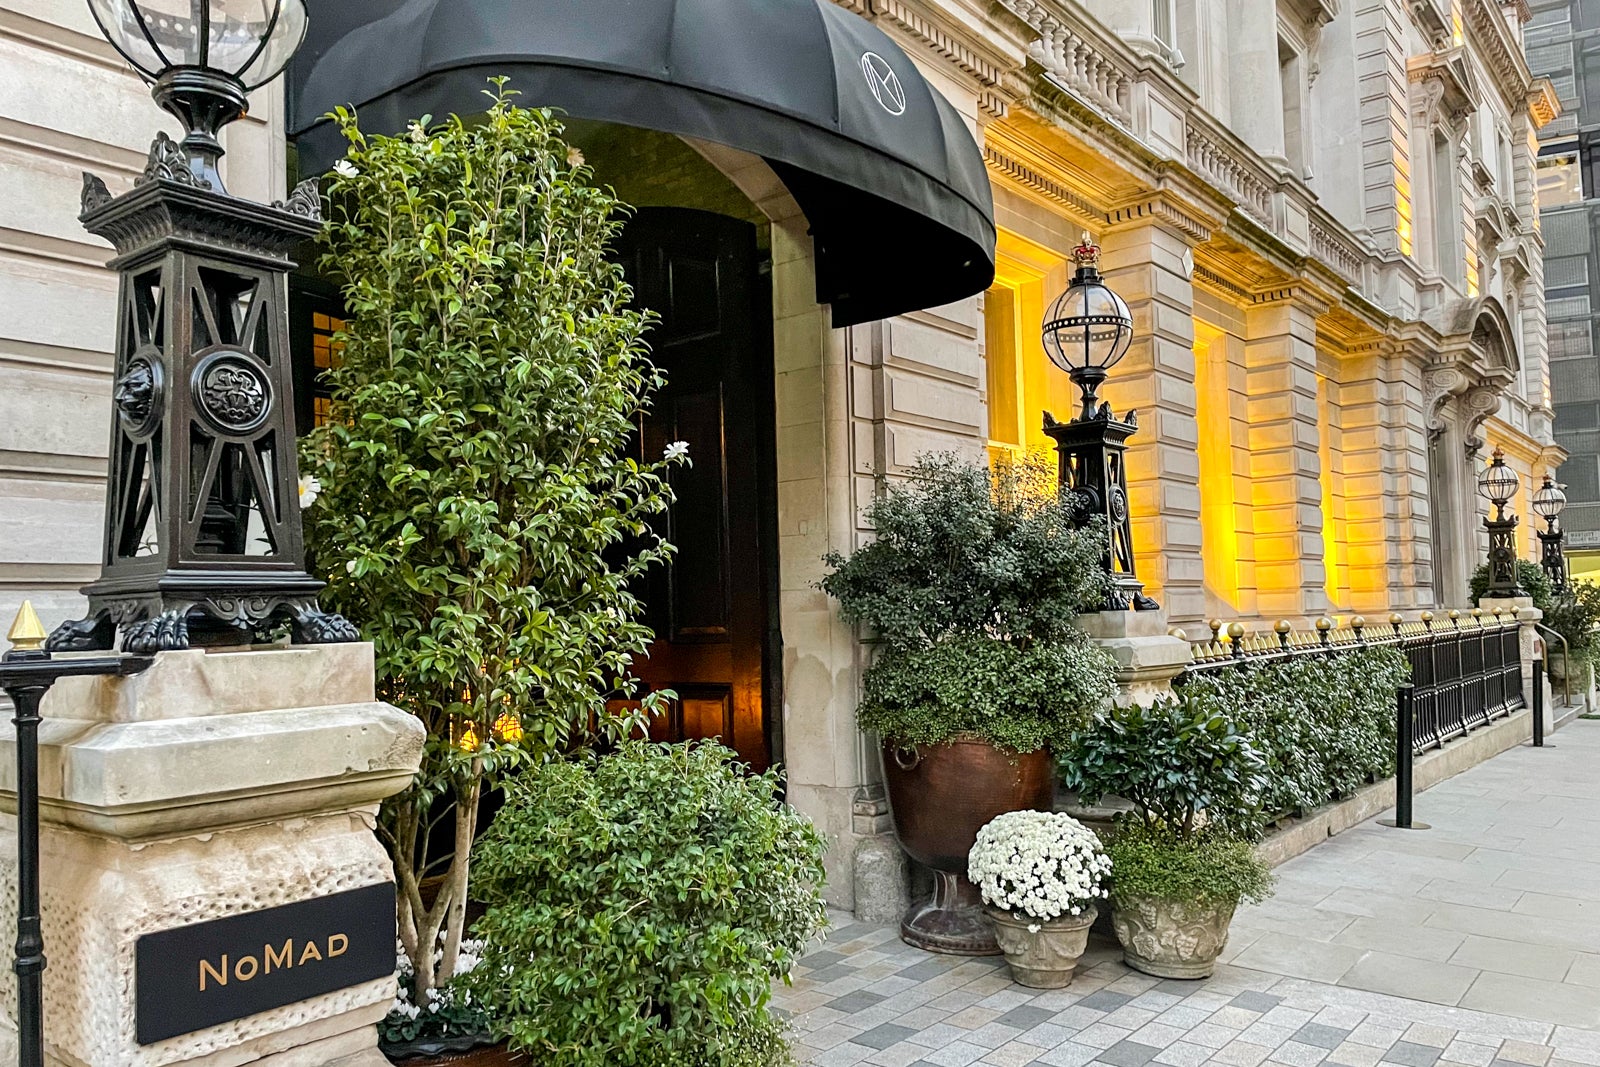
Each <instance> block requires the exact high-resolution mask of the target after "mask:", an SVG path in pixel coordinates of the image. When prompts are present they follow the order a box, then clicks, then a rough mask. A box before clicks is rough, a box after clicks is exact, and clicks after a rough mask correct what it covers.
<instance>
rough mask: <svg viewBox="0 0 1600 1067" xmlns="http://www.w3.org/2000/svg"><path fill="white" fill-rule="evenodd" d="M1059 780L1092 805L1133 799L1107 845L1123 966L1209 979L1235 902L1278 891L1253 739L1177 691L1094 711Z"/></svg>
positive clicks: (1114, 921) (1161, 974) (1210, 708)
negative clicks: (1259, 842)
mask: <svg viewBox="0 0 1600 1067" xmlns="http://www.w3.org/2000/svg"><path fill="white" fill-rule="evenodd" d="M1062 776H1063V781H1064V782H1065V783H1066V784H1067V785H1069V786H1070V787H1072V788H1075V789H1077V790H1078V792H1079V794H1080V795H1081V796H1082V797H1083V798H1084V800H1085V802H1086V803H1090V804H1093V803H1095V802H1097V801H1098V800H1099V799H1100V798H1101V797H1103V796H1106V795H1116V796H1119V797H1122V798H1124V799H1126V800H1128V801H1130V802H1131V803H1132V805H1133V809H1132V811H1130V812H1127V813H1125V814H1123V815H1121V816H1119V817H1118V820H1117V825H1116V827H1115V829H1114V831H1113V833H1112V835H1111V839H1110V841H1109V842H1108V843H1107V853H1108V854H1109V855H1110V857H1111V865H1112V872H1113V873H1112V881H1111V907H1112V912H1111V921H1112V926H1113V928H1114V929H1115V930H1116V934H1117V940H1118V941H1120V942H1121V943H1122V949H1123V954H1124V956H1125V957H1126V959H1127V961H1128V965H1129V966H1131V967H1133V968H1135V969H1136V970H1140V971H1143V972H1145V973H1146V974H1153V975H1157V976H1159V977H1162V978H1205V977H1208V976H1209V975H1210V974H1211V972H1212V970H1213V969H1214V968H1215V967H1216V961H1217V957H1218V956H1219V955H1220V954H1221V953H1222V950H1223V948H1224V947H1225V946H1226V945H1227V942H1228V927H1229V925H1230V924H1231V923H1232V921H1233V913H1234V910H1235V909H1236V908H1237V907H1238V906H1239V903H1240V901H1243V900H1261V899H1264V898H1265V896H1266V895H1267V893H1268V891H1269V890H1270V888H1271V873H1270V871H1269V870H1268V868H1267V865H1266V863H1265V861H1263V860H1262V859H1261V858H1260V857H1259V856H1257V855H1256V852H1255V849H1254V848H1253V847H1252V844H1251V840H1250V838H1251V835H1252V834H1253V833H1254V832H1255V830H1256V829H1257V828H1258V827H1259V825H1260V820H1259V815H1258V812H1259V808H1260V804H1261V794H1262V790H1263V788H1264V787H1265V781H1264V778H1263V763H1262V760H1261V757H1260V756H1259V755H1258V754H1257V753H1256V751H1255V749H1254V748H1253V747H1252V745H1251V744H1250V741H1249V740H1248V739H1247V738H1246V737H1245V736H1244V735H1243V734H1241V733H1240V732H1239V730H1238V729H1237V728H1236V727H1235V726H1234V724H1233V722H1232V721H1231V720H1230V719H1229V718H1228V716H1226V715H1225V714H1221V713H1219V712H1217V711H1216V710H1215V709H1214V707H1213V706H1211V705H1210V704H1208V703H1207V702H1206V701H1203V700H1200V699H1197V698H1195V697H1192V696H1189V695H1187V694H1184V693H1182V691H1181V690H1180V692H1179V695H1178V696H1176V697H1166V698H1162V699H1158V700H1157V701H1155V702H1154V703H1152V704H1150V705H1149V706H1140V705H1136V704H1135V705H1128V706H1126V707H1116V708H1112V709H1110V710H1109V711H1107V712H1105V713H1104V714H1102V715H1101V716H1099V717H1098V718H1097V719H1096V721H1095V723H1094V725H1093V726H1092V727H1090V728H1089V729H1087V730H1085V731H1084V732H1083V733H1082V734H1080V735H1079V737H1078V738H1077V741H1076V743H1075V744H1074V745H1073V746H1072V748H1071V749H1070V750H1069V751H1068V752H1067V753H1066V758H1065V759H1063V761H1062Z"/></svg>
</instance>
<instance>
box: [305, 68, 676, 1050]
mask: <svg viewBox="0 0 1600 1067" xmlns="http://www.w3.org/2000/svg"><path fill="white" fill-rule="evenodd" d="M488 97H489V99H488V100H487V101H486V108H487V110H486V112H485V113H484V114H483V115H481V116H477V117H475V118H474V119H473V120H472V121H470V122H464V121H462V120H461V119H459V118H452V119H450V120H449V121H448V122H445V123H443V124H440V125H436V126H425V125H424V124H420V123H419V124H413V126H412V127H411V129H410V130H409V131H408V132H407V133H405V134H403V135H401V136H397V137H378V136H367V135H365V134H363V133H362V132H361V130H360V129H359V128H358V126H357V124H356V120H355V117H354V116H353V115H351V114H349V113H348V112H345V111H342V110H341V111H340V112H339V113H338V115H337V118H338V122H339V124H340V126H341V128H342V129H343V131H344V134H345V136H346V137H347V138H348V139H349V142H350V149H349V153H348V155H347V158H346V159H344V160H342V161H341V162H340V164H339V165H338V166H337V167H336V168H335V173H334V175H333V177H332V182H331V185H330V186H329V189H328V197H329V204H330V208H329V222H328V225H327V227H326V230H325V232H324V235H323V251H324V256H323V263H324V265H325V267H326V269H327V270H328V271H329V272H330V273H331V274H333V275H334V276H335V277H337V278H338V279H339V280H340V282H341V288H342V294H343V300H344V306H345V309H346V311H345V316H346V322H345V325H344V327H343V329H342V330H341V331H340V333H339V334H338V336H337V338H336V341H335V343H336V345H337V346H338V351H339V353H340V355H339V359H338V360H337V361H336V363H335V366H333V367H332V368H331V369H330V370H329V372H328V383H329V385H330V386H331V390H332V410H331V413H330V417H329V418H328V420H327V422H326V423H325V424H324V425H322V426H320V427H319V428H317V429H316V430H315V431H313V432H312V433H311V434H310V435H309V436H308V437H307V439H306V440H305V441H304V443H303V445H302V467H301V469H302V470H304V471H306V472H307V474H308V476H309V478H308V482H307V485H308V486H310V485H315V486H316V487H317V488H318V489H320V494H319V498H318V499H317V500H316V504H315V506H314V507H312V508H310V509H309V510H308V511H307V512H306V525H307V530H306V534H307V538H308V543H309V547H310V549H311V557H312V560H313V562H314V565H315V568H316V570H315V571H314V573H319V574H320V575H321V576H322V577H323V578H325V579H326V580H327V582H328V587H327V591H326V592H325V593H324V594H323V597H324V601H323V602H324V603H325V604H326V605H328V606H329V607H330V608H331V609H332V610H335V611H338V612H341V613H342V614H344V615H345V616H346V617H347V618H349V619H351V620H352V621H354V622H356V623H357V625H358V626H359V627H360V628H361V630H362V632H363V634H364V636H365V637H366V638H367V639H368V640H370V641H371V642H372V643H373V645H374V646H375V649H376V654H377V674H378V679H377V682H378V693H379V696H380V697H381V698H382V699H384V700H387V701H389V702H390V703H392V704H394V705H396V706H397V707H400V708H403V709H405V710H407V711H409V712H411V713H412V714H414V715H416V716H417V717H418V718H420V719H421V720H422V721H423V723H424V724H425V725H426V726H427V729H428V741H427V745H426V748H425V751H424V756H423V762H422V768H421V770H420V772H419V773H418V775H417V778H416V780H415V782H414V783H413V785H412V786H411V788H410V789H408V790H407V791H405V792H404V793H402V794H400V795H399V796H397V797H395V798H394V799H393V800H392V801H390V802H389V803H386V804H385V805H384V807H383V809H382V813H381V817H380V819H379V825H378V830H379V834H380V836H381V837H382V839H383V841H384V842H385V844H386V845H387V847H388V849H389V851H390V854H391V856H392V858H393V860H394V871H395V877H396V881H397V883H398V897H399V915H398V920H399V935H400V940H401V943H402V945H403V950H404V954H405V956H406V957H407V959H408V961H409V965H408V967H407V968H405V969H403V973H404V974H405V975H406V981H407V993H408V996H409V998H410V1003H411V1005H412V1006H414V1007H416V1008H417V1009H418V1011H419V1013H420V1018H416V1019H404V1020H402V1019H399V1018H398V1017H391V1021H392V1022H394V1023H395V1024H397V1025H399V1024H402V1023H403V1024H404V1028H405V1029H406V1030H408V1031H414V1033H413V1039H414V1040H422V1041H425V1042H426V1041H440V1040H447V1041H451V1042H454V1043H457V1044H459V1043H460V1041H463V1040H477V1041H480V1042H493V1041H494V1040H496V1037H495V1035H494V1033H493V1032H492V1030H493V1029H494V1027H491V1028H490V1032H478V1033H468V1032H464V1030H463V1028H464V1027H467V1028H470V1027H472V1026H477V1025H479V1023H478V1022H475V1021H474V1020H476V1019H478V1016H476V1015H464V1016H461V1017H454V1016H452V1015H451V1014H450V1013H448V1012H441V1011H435V1010H434V1009H435V1007H436V1006H437V1000H436V997H435V996H434V994H435V992H436V991H438V990H441V989H442V988H444V987H445V986H446V984H447V983H449V982H450V980H451V978H452V977H453V976H454V975H456V974H458V973H459V971H460V969H461V964H462V936H463V932H464V930H465V928H466V925H467V915H468V903H469V898H468V894H469V874H470V870H471V861H472V850H473V842H474V838H475V837H476V835H477V833H478V831H479V829H480V824H481V822H482V821H483V817H484V816H485V815H486V814H487V813H486V812H484V811H482V810H481V809H482V807H483V805H484V803H485V798H486V796H488V795H490V794H492V793H493V791H494V790H495V788H496V786H497V783H498V782H499V780H500V779H501V778H502V777H503V776H504V775H505V774H507V773H510V772H513V771H515V770H516V769H517V768H519V767H523V766H527V765H530V764H537V763H539V762H542V761H544V760H547V759H550V758H553V757H556V756H559V755H561V754H563V753H564V752H566V751H567V750H568V749H569V748H570V747H572V746H574V745H577V744H579V743H580V742H581V741H582V739H583V737H584V734H585V732H586V731H589V730H594V731H597V732H599V733H600V734H602V735H606V734H610V735H612V736H622V735H625V734H627V733H629V732H631V731H632V730H633V729H634V727H635V724H636V722H637V719H636V718H631V717H624V716H620V715H613V714H611V712H610V710H609V706H610V701H609V699H608V698H609V697H611V696H614V695H617V694H619V693H623V692H626V695H629V696H631V695H632V689H631V685H630V682H629V672H630V663H631V662H632V658H633V657H636V656H640V655H642V654H644V652H645V650H646V648H647V647H648V645H649V642H650V640H651V633H650V630H649V628H648V627H647V626H646V625H645V624H644V622H643V621H642V620H641V619H640V605H639V602H638V600H637V598H636V597H635V596H634V595H633V593H632V592H631V591H630V586H631V585H632V583H633V582H634V580H635V579H636V578H637V577H638V575H639V574H640V573H641V572H642V571H643V570H644V569H645V568H647V567H648V566H650V565H651V564H652V563H653V562H655V561H657V560H660V559H662V558H663V556H664V555H665V554H666V553H667V552H668V551H670V549H669V546H667V545H666V544H664V543H663V542H662V541H661V540H660V539H659V538H657V537H655V536H654V535H653V534H651V533H650V530H649V526H648V524H649V522H650V520H651V518H652V516H654V515H657V514H659V513H661V512H662V511H663V510H664V509H665V507H666V505H667V501H668V493H669V490H668V489H667V487H666V485H665V483H664V481H663V469H664V462H662V463H644V464H639V463H637V462H636V461H635V460H633V459H630V458H629V457H628V456H627V455H626V444H627V442H628V440H629V437H630V434H631V433H632V432H633V430H634V428H635V427H636V426H637V420H638V416H639V413H640V410H641V408H642V407H643V406H644V405H645V404H646V403H648V400H649V396H650V394H651V392H652V390H653V389H654V388H655V387H656V385H657V384H658V383H659V382H660V380H661V378H660V375H659V373H658V372H657V370H656V369H655V368H654V367H653V366H652V365H651V363H650V362H649V360H648V358H647V355H646V350H645V344H644V340H643V334H644V331H645V328H646V326H647V317H646V316H644V315H642V314H640V313H636V312H633V311H630V310H628V309H627V305H628V297H629V294H628V288H627V285H626V284H625V283H624V281H623V278H622V272H621V269H620V268H619V267H618V266H616V265H615V264H613V263H611V262H609V261H608V260H607V259H606V245H607V242H608V241H609V240H610V238H611V237H612V236H613V235H614V234H615V233H616V232H617V229H618V227H619V226H620V221H619V219H618V217H617V214H616V208H617V204H616V201H615V200H613V199H612V197H611V196H610V195H609V194H607V193H606V192H604V191H602V190H600V189H597V188H595V187H594V186H593V185H591V184H590V176H589V174H588V172H587V170H586V169H585V168H584V167H583V165H582V163H581V160H579V159H578V158H577V157H576V156H575V155H574V156H572V158H570V159H569V150H568V146H567V145H566V143H565V142H564V141H563V140H562V139H561V136H560V134H561V127H560V126H559V125H558V124H557V123H556V122H555V120H554V119H553V118H552V117H551V115H550V113H549V112H545V111H530V110H526V109H522V108H518V107H515V106H513V103H512V101H513V99H514V94H513V93H512V92H510V91H509V90H507V89H506V88H505V84H504V81H503V80H497V81H496V83H495V87H494V89H493V91H491V92H490V93H488ZM309 479H315V481H314V482H312V481H310V480H309ZM660 705H661V701H660V697H659V695H652V696H650V697H648V698H647V699H646V700H645V701H644V710H645V713H649V712H650V711H652V710H654V709H656V708H658V707H660ZM413 1024H415V1025H413ZM390 1051H391V1052H393V1053H394V1054H395V1055H396V1056H397V1057H399V1056H406V1055H409V1054H410V1053H411V1052H413V1051H415V1049H414V1048H411V1047H409V1044H408V1045H407V1047H395V1048H391V1049H390Z"/></svg>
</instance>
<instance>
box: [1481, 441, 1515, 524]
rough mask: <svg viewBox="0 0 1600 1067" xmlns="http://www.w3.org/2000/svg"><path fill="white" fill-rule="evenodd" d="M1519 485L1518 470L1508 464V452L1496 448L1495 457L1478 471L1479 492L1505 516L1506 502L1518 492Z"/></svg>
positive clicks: (1501, 515) (1502, 516)
mask: <svg viewBox="0 0 1600 1067" xmlns="http://www.w3.org/2000/svg"><path fill="white" fill-rule="evenodd" d="M1517 485H1518V481H1517V472H1516V471H1514V470H1512V469H1511V468H1510V467H1508V466H1506V454H1505V453H1504V452H1503V451H1501V450H1500V449H1498V448H1496V449H1495V450H1494V456H1493V458H1491V459H1490V461H1489V463H1488V464H1487V465H1486V466H1485V467H1484V468H1483V470H1481V471H1479V472H1478V492H1479V494H1481V495H1482V496H1483V498H1484V499H1485V500H1487V501H1489V502H1490V503H1491V504H1493V505H1494V506H1495V507H1496V508H1498V509H1499V512H1500V517H1501V518H1504V517H1505V512H1506V504H1507V503H1509V502H1510V500H1511V498H1512V497H1514V496H1516V494H1517Z"/></svg>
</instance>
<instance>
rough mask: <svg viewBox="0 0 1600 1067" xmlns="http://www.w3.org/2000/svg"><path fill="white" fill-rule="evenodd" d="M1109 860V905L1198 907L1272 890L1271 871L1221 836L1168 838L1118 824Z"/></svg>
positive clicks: (1243, 846) (1244, 846)
mask: <svg viewBox="0 0 1600 1067" xmlns="http://www.w3.org/2000/svg"><path fill="white" fill-rule="evenodd" d="M1106 853H1107V854H1108V855H1109V856H1110V857H1111V903H1112V906H1113V907H1118V908H1125V907H1128V906H1129V905H1130V904H1132V903H1133V902H1135V901H1139V900H1151V899H1154V900H1181V901H1195V902H1200V903H1207V904H1212V903H1218V904H1220V903H1227V902H1230V901H1231V902H1235V903H1237V902H1239V901H1241V900H1250V901H1260V900H1264V899H1266V897H1267V896H1268V895H1269V894H1270V893H1271V892H1272V881H1273V879H1272V872H1271V871H1270V870H1269V869H1268V867H1267V865H1266V863H1265V862H1264V861H1262V860H1261V859H1260V858H1259V857H1258V856H1257V855H1256V853H1255V850H1254V849H1253V848H1251V846H1250V843H1249V842H1247V841H1244V840H1241V839H1240V838H1237V837H1231V836H1229V835H1227V834H1225V833H1212V832H1202V833H1199V834H1194V835H1190V836H1182V835H1178V834H1174V833H1172V832H1170V831H1169V830H1166V829H1163V828H1160V827H1149V826H1146V825H1144V824H1143V823H1139V822H1128V823H1126V824H1124V825H1122V826H1120V827H1119V828H1118V830H1117V832H1116V833H1115V834H1113V835H1112V836H1111V840H1110V841H1109V842H1108V843H1107V844H1106Z"/></svg>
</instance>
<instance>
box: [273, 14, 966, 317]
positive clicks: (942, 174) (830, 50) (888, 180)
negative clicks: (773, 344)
mask: <svg viewBox="0 0 1600 1067" xmlns="http://www.w3.org/2000/svg"><path fill="white" fill-rule="evenodd" d="M309 6H310V9H311V26H310V33H309V37H308V39H307V41H306V45H305V47H304V48H303V49H302V50H301V52H300V54H299V55H298V56H297V57H296V59H295V62H294V64H293V65H292V66H291V68H290V75H289V77H290V85H289V110H290V122H289V128H290V133H291V135H292V136H294V138H295V141H296V143H297V145H298V148H299V152H300V160H301V165H302V169H303V170H304V171H305V172H307V173H314V172H316V171H320V170H323V169H326V168H327V167H328V166H330V165H331V164H332V163H333V161H334V160H336V159H337V158H339V156H341V155H343V153H344V142H343V139H342V138H341V137H340V136H339V133H338V130H337V129H335V128H334V126H333V124H332V123H330V122H328V121H327V120H325V119H324V118H323V116H324V115H325V114H326V113H327V112H328V111H330V110H332V109H333V108H334V107H336V106H339V105H353V106H355V107H356V108H357V109H358V111H359V113H360V115H361V124H362V128H363V129H365V130H367V131H369V132H379V133H397V132H399V131H400V130H402V129H403V128H404V127H405V125H406V124H407V123H408V122H410V121H411V120H412V119H415V118H418V117H420V116H422V115H424V114H430V115H435V116H439V115H444V114H448V113H452V112H453V113H458V114H470V113H472V112H475V111H479V110H481V109H482V106H483V97H482V95H481V94H482V92H483V90H484V89H485V88H486V84H485V82H486V79H487V78H489V77H491V76H494V75H499V74H504V75H507V76H509V77H510V79H511V87H512V88H514V89H517V90H519V91H520V92H521V93H522V100H523V101H524V102H526V103H527V104H529V105H530V106H540V107H555V108H560V109H562V110H564V111H565V112H567V113H568V114H570V115H574V116H577V117H580V118H587V119H598V120H601V121H606V122H614V123H619V124H622V125H629V126H641V127H645V128H648V129H655V130H662V131H666V132H668V133H675V134H681V135H684V136H689V137H697V138H701V139H704V140H707V141H714V142H717V143H720V144H725V145H728V146H730V147H733V148H739V149H742V150H744V151H747V152H752V153H754V154H756V155H760V156H762V157H764V158H766V159H767V161H768V162H769V163H771V164H772V165H773V167H774V169H775V170H776V171H777V173H778V175H779V176H780V177H781V178H782V179H783V181H784V182H785V184H786V185H788V187H789V189H790V191H791V192H792V193H793V194H794V197H795V199H796V201H797V202H798V203H799V204H800V207H801V208H802V210H804V211H805V213H806V218H807V220H808V221H809V222H810V224H811V229H812V233H813V234H814V236H815V238H816V248H817V299H818V300H819V301H822V302H825V303H828V304H831V305H832V306H833V320H834V324H835V325H838V326H848V325H851V324H854V323H858V322H866V321H869V320H872V319H879V318H885V317H887V316H889V315H895V314H899V313H901V312H905V311H913V310H916V309H918V308H924V307H932V306H935V305H938V304H944V303H948V302H950V301H953V300H959V299H961V298H962V297H966V296H971V295H972V294H974V293H977V292H981V291H982V290H984V289H985V288H987V287H988V286H989V285H990V283H991V282H993V280H994V247H995V229H994V204H993V201H992V199H991V196H990V191H989V179H988V175H987V173H986V171H985V168H984V164H983V156H982V153H981V152H980V151H979V149H978V146H977V144H976V143H975V142H974V141H973V138H972V134H971V132H970V131H969V129H968V127H967V124H966V122H965V121H964V120H963V119H962V118H961V116H960V115H959V114H958V113H957V112H956V111H955V109H954V108H952V107H951V106H950V103H949V101H947V100H945V99H944V97H943V96H941V95H940V94H939V92H938V91H937V90H935V89H934V88H933V87H932V86H930V85H929V84H928V83H927V81H926V79H924V78H923V77H922V75H921V74H920V73H918V71H917V68H916V66H915V65H914V64H913V63H912V62H911V60H910V59H909V58H907V56H906V55H905V53H904V52H902V51H901V50H900V48H899V47H898V46H897V45H895V43H894V42H893V41H891V40H890V39H889V38H888V37H887V36H886V35H885V34H884V33H883V32H882V31H881V30H879V29H878V28H877V27H876V26H874V25H872V24H871V23H869V22H867V21H866V20H865V19H862V18H859V17H858V16H856V15H852V14H851V13H849V12H848V11H845V10H843V9H841V8H839V7H836V6H834V4H832V3H831V2H830V0H404V2H398V0H311V3H310V5H309Z"/></svg>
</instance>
